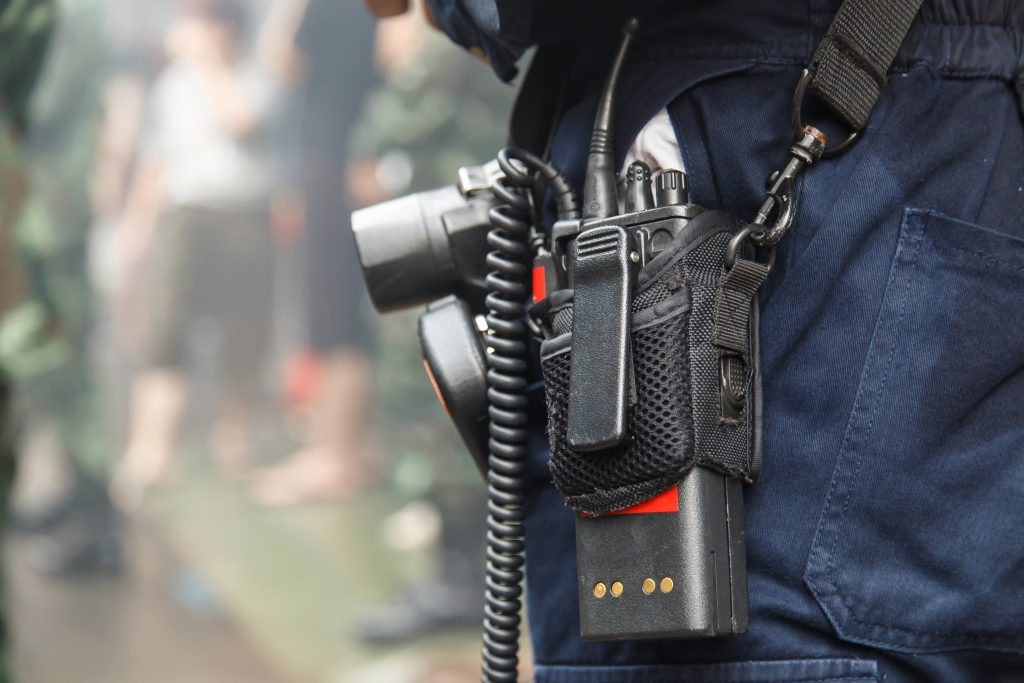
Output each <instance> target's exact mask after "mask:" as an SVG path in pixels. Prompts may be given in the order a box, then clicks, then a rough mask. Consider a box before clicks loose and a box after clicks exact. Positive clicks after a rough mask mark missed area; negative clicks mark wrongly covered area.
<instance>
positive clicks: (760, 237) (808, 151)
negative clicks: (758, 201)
mask: <svg viewBox="0 0 1024 683" xmlns="http://www.w3.org/2000/svg"><path fill="white" fill-rule="evenodd" d="M825 144H826V140H825V134H824V133H822V132H821V131H820V130H818V129H817V128H815V127H813V126H804V130H803V134H802V135H801V136H800V137H799V138H798V139H797V141H796V142H794V143H793V145H792V146H791V147H790V148H789V155H790V158H789V163H787V164H786V167H785V168H783V169H782V170H781V171H776V172H775V173H773V174H771V176H769V178H768V196H767V197H766V198H765V200H764V203H763V204H762V205H761V208H760V209H759V210H758V212H757V217H756V218H754V221H753V224H754V225H755V226H762V229H760V230H758V229H756V228H755V229H754V230H753V231H752V232H751V234H750V239H751V241H753V242H754V244H756V245H757V246H759V247H773V246H775V245H776V244H778V243H779V241H780V240H781V239H782V237H783V236H784V235H785V234H786V232H787V231H788V230H789V228H790V226H792V225H793V219H794V218H795V217H796V179H797V178H798V177H799V176H800V174H801V173H802V172H803V170H804V169H805V168H807V167H808V166H810V165H811V164H813V163H814V162H815V161H817V160H818V159H820V158H821V154H822V152H823V151H824V150H825ZM773 214H776V219H775V223H774V224H773V225H772V226H771V227H767V228H765V227H763V226H764V225H765V224H766V223H767V222H768V219H769V218H770V217H771V216H772V215H773Z"/></svg>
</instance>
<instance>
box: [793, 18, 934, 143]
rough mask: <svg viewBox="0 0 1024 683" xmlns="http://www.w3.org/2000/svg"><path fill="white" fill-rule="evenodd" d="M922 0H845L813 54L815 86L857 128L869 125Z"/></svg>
mask: <svg viewBox="0 0 1024 683" xmlns="http://www.w3.org/2000/svg"><path fill="white" fill-rule="evenodd" d="M921 2H922V0H844V2H843V4H842V6H841V7H840V8H839V11H838V12H837V13H836V16H835V18H833V20H832V25H831V26H829V29H828V33H826V34H825V37H824V38H822V40H821V42H820V43H819V44H818V48H817V50H815V52H814V58H813V59H812V60H811V65H810V68H809V71H810V79H811V80H810V84H809V85H810V88H811V90H812V91H814V93H815V94H817V96H818V97H819V98H821V100H822V101H823V102H824V103H825V104H827V105H829V107H831V108H832V109H833V110H834V111H835V113H836V114H838V115H839V116H840V117H841V118H842V119H843V121H845V122H846V123H847V124H848V125H849V126H850V127H851V128H852V129H853V130H855V131H859V130H862V129H863V128H864V126H866V125H867V122H868V116H869V115H870V114H871V110H872V109H874V107H875V103H876V102H877V101H878V96H879V95H880V94H881V92H882V88H883V87H884V86H885V82H886V74H887V73H888V71H889V67H890V66H892V62H893V59H895V57H896V52H897V51H898V50H899V48H900V44H901V43H902V42H903V39H904V38H905V37H906V35H907V31H908V30H909V29H910V24H911V23H913V21H914V17H915V16H916V15H917V11H918V10H919V9H920V7H921Z"/></svg>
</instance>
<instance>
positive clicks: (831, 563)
mask: <svg viewBox="0 0 1024 683" xmlns="http://www.w3.org/2000/svg"><path fill="white" fill-rule="evenodd" d="M904 220H906V221H910V220H914V221H918V220H921V219H920V216H919V215H917V214H915V215H912V216H911V217H909V218H907V219H904ZM922 228H923V226H922V225H918V226H915V231H920V230H921V229H922ZM900 232H901V236H900V240H898V242H897V245H898V244H899V242H901V241H902V237H903V235H902V232H903V231H902V229H901V231H900ZM919 239H920V236H918V240H919ZM919 247H920V241H917V243H916V244H913V251H912V252H911V256H912V258H911V260H910V265H911V268H913V267H914V265H915V264H916V263H917V250H918V248H919ZM898 250H899V247H898V246H897V251H898ZM894 258H895V259H898V258H899V254H897V255H896V257H894ZM893 267H894V268H898V267H899V263H898V262H895V263H894V264H893ZM893 275H894V276H897V275H896V273H895V272H894V273H893ZM897 277H898V276H897ZM910 282H911V280H910V278H909V277H908V278H907V282H906V285H905V287H906V288H909V287H910ZM886 290H887V291H886V292H885V293H883V295H882V296H883V303H882V308H883V309H884V308H885V300H886V299H888V286H887V287H886ZM905 307H906V301H905V300H904V302H903V304H902V305H901V307H900V311H899V314H898V317H897V320H896V328H897V330H898V329H899V327H900V325H901V324H902V322H903V312H904V309H905ZM884 314H885V311H884V310H882V311H880V312H879V321H878V323H876V325H878V324H881V322H882V316H884ZM877 333H878V328H877V326H876V329H875V334H877ZM873 345H874V339H872V346H871V347H869V348H868V361H867V363H869V364H870V363H871V355H872V351H873V348H872V347H873ZM894 346H895V341H894V340H893V341H890V347H889V350H888V352H887V355H886V357H885V360H884V363H885V371H884V372H883V374H882V380H881V383H880V384H879V386H878V388H877V390H876V391H873V392H870V393H871V394H872V398H873V399H874V395H880V394H881V393H882V391H884V389H885V385H886V383H887V382H888V379H889V370H890V368H891V366H892V358H893V355H894V354H893V347H894ZM866 369H867V368H866V366H865V370H866ZM858 393H859V392H858ZM861 403H862V401H861V396H858V397H857V400H856V403H855V405H854V408H853V414H852V417H851V420H852V423H854V422H856V419H857V413H858V412H859V410H860V408H861ZM870 410H871V416H870V418H869V419H868V425H867V431H866V432H864V434H863V436H861V439H863V438H866V437H867V436H869V435H870V434H871V432H872V431H873V429H874V420H875V411H876V406H875V405H874V404H873V405H872V406H871V408H870ZM852 423H851V427H852V426H853V424H852ZM851 436H853V435H852V434H851V433H850V432H849V430H848V432H847V434H846V436H845V437H844V439H843V445H842V448H841V450H840V456H839V457H840V458H842V457H843V456H844V454H845V453H846V450H847V448H848V447H849V442H850V438H851ZM863 450H864V449H863V447H862V448H861V449H860V451H859V453H858V455H857V457H856V459H855V461H854V462H853V463H852V464H853V469H852V470H851V471H850V472H849V473H848V475H847V477H845V479H847V480H848V481H850V482H851V483H850V484H849V485H847V491H846V500H844V501H843V503H842V506H841V507H840V515H839V520H838V523H837V526H836V530H835V538H833V539H832V543H831V544H829V560H828V562H827V564H826V567H825V580H826V581H827V583H828V585H829V586H831V587H832V591H833V594H834V595H836V596H838V597H839V599H840V600H841V601H842V603H843V605H844V606H846V608H847V610H848V611H849V610H850V605H849V604H848V603H847V601H846V599H845V598H844V596H843V595H842V594H841V593H840V591H839V585H838V584H837V582H836V579H835V565H836V550H837V549H838V547H839V540H840V538H842V535H843V530H844V529H845V528H846V523H847V521H848V519H847V516H846V513H847V510H848V508H849V504H850V499H851V498H853V484H854V483H855V482H856V479H857V474H858V473H859V472H860V467H861V463H862V462H863V459H864V454H863ZM837 464H838V463H837ZM829 497H830V498H831V494H830V496H829ZM828 503H831V500H829V501H828ZM850 615H851V616H852V611H851V612H850Z"/></svg>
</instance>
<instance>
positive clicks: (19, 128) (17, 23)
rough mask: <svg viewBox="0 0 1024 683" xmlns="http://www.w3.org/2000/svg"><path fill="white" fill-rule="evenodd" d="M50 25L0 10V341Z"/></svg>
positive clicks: (48, 15)
mask: <svg viewBox="0 0 1024 683" xmlns="http://www.w3.org/2000/svg"><path fill="white" fill-rule="evenodd" d="M54 21H55V12H54V6H53V4H52V3H48V2H31V1H29V0H14V1H13V2H7V3H4V5H3V6H0V45H3V46H4V49H3V51H2V52H0V335H3V331H4V329H6V328H7V327H8V324H9V320H10V316H11V315H17V314H18V311H19V309H20V308H21V306H22V304H24V303H25V302H26V301H28V300H29V298H30V297H31V295H30V294H29V291H30V285H29V278H28V277H27V275H26V273H25V270H24V268H23V267H21V258H20V256H19V254H18V252H19V251H20V249H19V248H18V246H17V241H16V234H15V231H16V227H17V224H18V220H19V218H20V216H21V213H22V210H23V208H24V205H25V200H26V197H27V194H28V192H29V174H28V173H27V171H26V167H25V161H24V156H23V152H22V144H23V141H24V139H25V135H26V133H27V132H28V123H29V103H30V102H29V100H30V96H31V94H32V91H33V89H34V88H35V85H36V81H37V78H38V76H39V73H40V71H41V68H42V65H43V61H44V59H45V57H46V53H47V49H48V47H49V42H50V36H51V33H52V30H53V25H54ZM11 361H12V358H11V354H10V353H7V352H2V351H0V515H3V517H4V518H6V512H7V506H8V501H9V496H10V493H11V489H12V486H13V483H14V471H15V458H16V452H17V448H18V436H19V435H18V425H17V416H16V413H15V402H14V391H13V386H12V383H11V380H10V376H9V372H10V365H11ZM7 603H8V600H7V587H6V582H4V585H3V586H2V590H0V681H9V680H11V679H10V675H11V672H10V669H9V656H10V653H9V649H8V648H9V642H8V633H7V619H6V615H7Z"/></svg>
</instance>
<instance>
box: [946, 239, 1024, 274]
mask: <svg viewBox="0 0 1024 683" xmlns="http://www.w3.org/2000/svg"><path fill="white" fill-rule="evenodd" d="M928 243H929V245H931V248H932V249H933V250H934V251H936V252H938V253H940V254H943V253H945V254H949V253H950V252H956V253H957V254H962V255H964V256H967V257H970V258H972V259H974V260H977V261H983V262H984V263H985V265H986V266H989V267H997V268H1001V269H1003V270H1009V271H1013V272H1015V273H1024V261H1003V260H1000V259H998V258H996V257H995V256H993V255H992V254H989V253H987V252H984V251H974V250H972V249H966V248H964V247H957V246H954V245H952V244H941V243H939V242H936V241H935V240H931V239H929V240H928Z"/></svg>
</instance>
